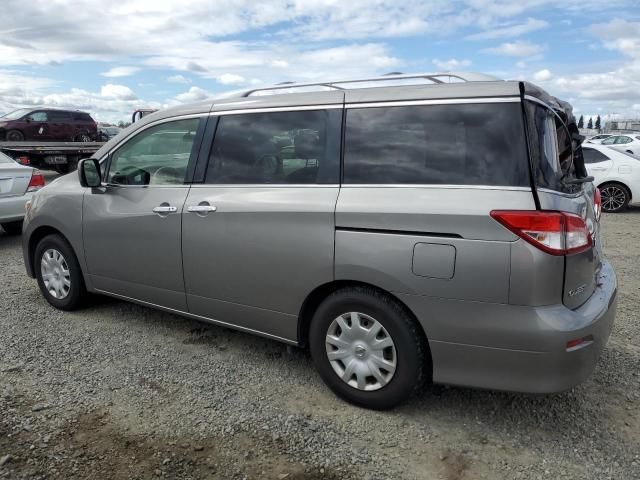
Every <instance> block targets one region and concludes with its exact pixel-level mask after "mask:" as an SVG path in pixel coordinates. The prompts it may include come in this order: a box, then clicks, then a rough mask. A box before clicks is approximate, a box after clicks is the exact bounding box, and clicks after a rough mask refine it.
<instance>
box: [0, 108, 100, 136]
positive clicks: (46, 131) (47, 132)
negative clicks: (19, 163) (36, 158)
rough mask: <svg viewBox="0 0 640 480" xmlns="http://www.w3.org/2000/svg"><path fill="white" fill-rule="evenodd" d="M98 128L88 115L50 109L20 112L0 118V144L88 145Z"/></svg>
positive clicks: (26, 109) (23, 110) (21, 110)
mask: <svg viewBox="0 0 640 480" xmlns="http://www.w3.org/2000/svg"><path fill="white" fill-rule="evenodd" d="M97 135H98V126H97V124H96V122H95V121H94V120H93V118H91V116H90V115H89V114H88V113H85V112H80V111H78V110H58V109H52V108H35V109H33V108H23V109H20V110H15V111H13V112H11V113H7V114H6V115H4V116H2V117H0V140H6V141H7V142H22V141H24V140H36V141H43V142H46V141H71V142H91V141H93V140H95V139H96V137H97Z"/></svg>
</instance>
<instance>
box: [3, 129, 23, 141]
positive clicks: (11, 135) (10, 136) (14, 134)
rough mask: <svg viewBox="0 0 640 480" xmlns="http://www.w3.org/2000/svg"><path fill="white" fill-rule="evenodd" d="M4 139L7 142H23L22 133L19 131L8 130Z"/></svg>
mask: <svg viewBox="0 0 640 480" xmlns="http://www.w3.org/2000/svg"><path fill="white" fill-rule="evenodd" d="M5 138H6V139H7V142H22V141H24V133H22V132H21V131H20V130H9V131H8V132H7V134H6V136H5Z"/></svg>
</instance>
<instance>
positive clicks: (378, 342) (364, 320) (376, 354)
mask: <svg viewBox="0 0 640 480" xmlns="http://www.w3.org/2000/svg"><path fill="white" fill-rule="evenodd" d="M325 345H326V349H327V358H328V359H329V363H330V364H331V367H332V368H333V370H334V372H336V374H337V375H338V376H339V377H340V378H341V379H342V381H343V382H345V383H347V384H348V385H350V386H352V387H353V388H357V389H358V390H365V391H372V390H378V389H380V388H382V387H384V386H385V385H386V384H388V383H389V382H390V381H391V379H392V378H393V375H394V373H395V371H396V362H397V358H396V346H395V344H394V343H393V340H392V339H391V336H390V335H389V333H388V332H387V330H386V329H385V328H384V327H383V326H382V324H380V322H378V321H377V320H376V319H375V318H373V317H370V316H369V315H365V314H364V313H357V312H348V313H345V314H342V315H340V316H339V317H338V318H336V319H335V320H334V321H333V322H331V325H329V330H328V331H327V338H326V343H325Z"/></svg>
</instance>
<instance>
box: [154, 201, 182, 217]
mask: <svg viewBox="0 0 640 480" xmlns="http://www.w3.org/2000/svg"><path fill="white" fill-rule="evenodd" d="M177 211H178V207H172V206H171V205H169V204H168V203H163V204H161V205H158V206H157V207H155V208H154V209H153V213H160V214H163V213H175V212H177Z"/></svg>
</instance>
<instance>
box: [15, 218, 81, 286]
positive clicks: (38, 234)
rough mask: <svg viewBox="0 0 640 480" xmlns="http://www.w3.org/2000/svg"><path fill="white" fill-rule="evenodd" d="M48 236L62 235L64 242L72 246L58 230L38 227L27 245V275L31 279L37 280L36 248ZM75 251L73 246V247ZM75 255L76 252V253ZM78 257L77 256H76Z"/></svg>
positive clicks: (50, 227)
mask: <svg viewBox="0 0 640 480" xmlns="http://www.w3.org/2000/svg"><path fill="white" fill-rule="evenodd" d="M48 235H60V236H61V237H62V238H64V240H65V241H66V242H67V243H68V244H69V246H71V242H70V241H69V239H68V238H67V237H66V236H65V235H64V234H63V233H62V232H61V231H60V230H58V229H57V228H54V227H52V226H50V225H41V226H39V227H37V228H36V229H35V230H34V231H33V232H32V233H31V235H30V236H29V240H28V244H27V254H28V263H27V273H28V274H29V276H30V277H31V278H35V276H36V267H35V261H34V260H35V259H34V258H33V257H34V256H35V253H36V246H37V245H38V243H40V240H42V239H43V238H44V237H46V236H48ZM71 249H72V250H73V246H71ZM74 253H75V251H74ZM76 257H77V254H76Z"/></svg>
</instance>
